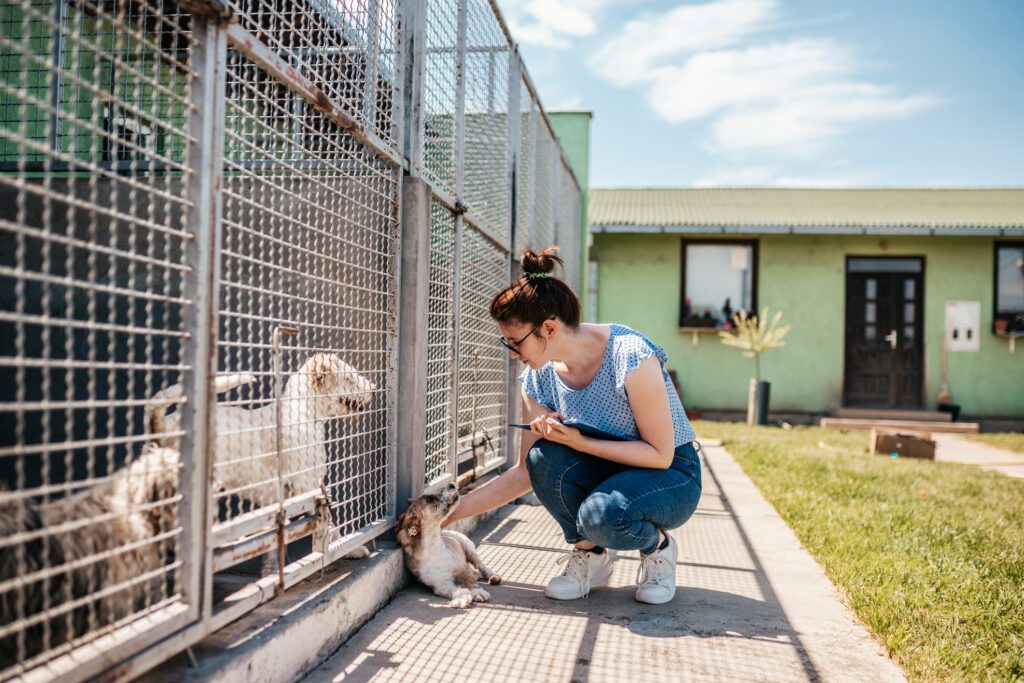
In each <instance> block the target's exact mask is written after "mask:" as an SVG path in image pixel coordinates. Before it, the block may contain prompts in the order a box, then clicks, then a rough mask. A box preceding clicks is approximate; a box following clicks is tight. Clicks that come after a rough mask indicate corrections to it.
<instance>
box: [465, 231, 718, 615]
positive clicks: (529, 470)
mask: <svg viewBox="0 0 1024 683" xmlns="http://www.w3.org/2000/svg"><path fill="white" fill-rule="evenodd" d="M552 252H553V249H546V250H544V251H543V252H541V253H539V254H537V253H534V252H532V251H527V252H526V253H524V254H523V257H522V260H521V265H522V271H523V276H522V277H521V278H519V279H518V280H516V281H515V282H513V283H512V284H511V285H510V286H509V287H507V288H505V289H504V290H502V291H501V292H499V293H498V294H497V295H496V296H495V297H494V299H493V300H492V302H491V307H490V313H491V317H492V318H494V320H495V321H496V322H497V323H498V327H499V328H500V330H501V334H502V337H501V340H500V341H501V343H502V345H504V346H505V348H507V349H508V351H509V353H510V354H511V356H512V357H513V358H518V359H519V360H521V361H522V362H523V363H524V364H525V365H526V366H527V367H526V370H524V371H523V373H522V375H521V376H520V378H519V379H520V382H521V383H522V401H523V413H524V416H525V419H526V420H527V421H529V422H530V427H531V432H530V433H524V434H523V438H522V443H521V445H520V449H519V462H518V465H516V466H515V467H512V468H511V469H509V470H508V471H506V472H505V473H503V474H502V475H501V476H499V477H497V478H496V479H495V480H494V481H492V482H491V483H489V484H487V485H486V486H482V487H480V488H479V489H477V490H475V491H472V492H470V493H469V494H467V495H466V496H465V497H463V499H462V502H461V504H460V505H459V506H458V507H457V508H456V510H455V513H454V517H453V518H452V519H450V520H449V521H448V523H449V524H450V523H451V522H452V521H455V519H459V518H462V517H468V516H470V515H475V514H479V513H481V512H485V511H487V510H490V509H493V508H495V507H498V506H500V505H504V504H505V503H508V502H509V501H512V500H514V499H515V498H517V497H519V496H521V495H523V494H524V493H526V492H527V491H529V490H530V488H531V487H532V488H533V490H534V492H535V493H536V494H537V497H538V498H539V499H540V501H541V503H542V504H543V505H544V507H545V508H546V509H547V511H548V512H549V513H551V515H552V516H553V517H554V518H555V520H556V521H557V522H558V524H559V526H561V528H562V533H563V534H564V536H565V541H566V542H567V543H569V544H571V547H570V549H569V552H568V554H567V555H566V556H565V557H563V558H562V559H561V560H560V561H561V562H564V563H565V569H564V571H563V572H562V573H561V574H560V575H558V576H555V577H554V578H552V579H551V580H550V581H549V582H548V585H547V589H546V591H545V594H546V595H547V596H548V597H549V598H554V599H556V600H573V599H575V598H580V597H583V596H585V595H587V593H589V592H590V589H591V587H593V586H599V585H601V584H603V583H605V582H606V581H607V580H608V578H609V577H610V576H611V571H612V562H613V559H614V558H613V557H612V554H611V553H609V552H608V551H609V550H639V551H640V557H641V565H640V573H639V576H638V580H637V583H638V584H639V585H638V588H637V591H636V599H637V600H639V601H640V602H646V603H650V604H661V603H665V602H668V601H670V600H671V599H672V598H673V597H674V596H675V590H676V573H675V565H676V558H677V556H678V547H677V545H676V542H675V540H674V539H673V538H672V537H671V536H670V535H669V534H668V533H667V532H668V531H669V530H671V529H675V528H677V527H679V526H681V525H682V524H683V523H684V522H685V521H686V520H688V519H689V518H690V516H691V515H692V514H693V512H694V510H695V509H696V507H697V502H698V500H699V498H700V491H701V483H700V460H699V459H698V457H697V452H696V450H695V449H694V433H693V429H692V428H691V427H690V422H689V420H687V418H686V413H684V412H683V406H682V404H681V403H680V402H679V396H678V395H677V394H676V391H675V387H674V386H673V384H672V381H671V379H670V378H669V376H668V373H667V372H666V371H665V368H664V363H665V361H666V360H667V359H668V357H667V356H666V355H665V352H664V351H663V350H662V349H661V348H660V347H659V346H656V345H655V344H653V343H652V342H651V341H650V340H649V339H647V337H645V336H644V335H642V334H640V333H639V332H637V331H635V330H632V329H630V328H628V327H625V326H623V325H594V324H580V302H579V299H577V297H576V295H575V294H574V293H573V291H572V289H570V288H569V286H568V285H566V284H565V283H564V282H562V281H561V280H559V279H558V278H556V277H554V276H553V275H552V271H553V270H554V268H555V265H556V264H561V263H562V261H561V259H560V258H559V257H557V256H555V255H554V254H553V253H552ZM573 420H575V421H578V422H581V423H585V424H587V425H590V426H592V427H595V428H597V429H598V430H600V431H603V432H605V433H607V434H612V435H615V436H617V437H619V438H621V439H623V440H621V441H615V440H607V439H599V438H591V437H588V436H584V435H582V434H581V433H580V431H579V430H578V429H575V428H573V427H570V426H567V425H566V424H563V423H564V422H567V421H569V422H571V421H573Z"/></svg>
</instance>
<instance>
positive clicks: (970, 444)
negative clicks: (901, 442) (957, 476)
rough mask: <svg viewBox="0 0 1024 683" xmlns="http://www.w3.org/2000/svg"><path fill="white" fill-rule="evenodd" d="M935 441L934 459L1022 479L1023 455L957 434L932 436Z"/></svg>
mask: <svg viewBox="0 0 1024 683" xmlns="http://www.w3.org/2000/svg"><path fill="white" fill-rule="evenodd" d="M932 438H933V439H935V459H936V460H937V461H942V462H958V463H961V464H964V465H976V466H978V467H981V468H982V469H986V470H992V471H994V472H1002V473H1003V474H1005V475H1007V476H1010V477H1016V478H1019V479H1024V455H1021V454H1020V453H1014V452H1013V451H1008V450H1006V449H1005V448H998V447H996V446H990V445H988V444H987V443H982V442H981V441H971V440H970V439H965V438H964V437H962V436H959V435H957V434H932Z"/></svg>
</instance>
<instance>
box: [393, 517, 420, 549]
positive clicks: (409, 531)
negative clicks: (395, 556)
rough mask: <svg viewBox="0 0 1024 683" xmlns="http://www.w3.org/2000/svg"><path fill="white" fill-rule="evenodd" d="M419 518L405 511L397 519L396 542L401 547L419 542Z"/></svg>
mask: <svg viewBox="0 0 1024 683" xmlns="http://www.w3.org/2000/svg"><path fill="white" fill-rule="evenodd" d="M419 535H420V518H419V516H417V515H416V513H414V512H411V511H407V512H406V513H405V514H404V515H401V516H400V517H399V518H398V542H399V543H400V544H402V545H413V544H415V543H416V541H418V540H419Z"/></svg>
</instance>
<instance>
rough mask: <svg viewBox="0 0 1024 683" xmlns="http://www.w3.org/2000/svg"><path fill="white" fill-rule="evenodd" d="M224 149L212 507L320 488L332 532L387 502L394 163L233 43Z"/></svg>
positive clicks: (351, 527) (365, 521)
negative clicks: (219, 388)
mask: <svg viewBox="0 0 1024 683" xmlns="http://www.w3.org/2000/svg"><path fill="white" fill-rule="evenodd" d="M224 158H225V159H224V161H225V175H224V180H223V193H224V231H223V234H224V238H223V240H224V242H223V249H222V265H221V276H222V279H221V302H220V327H219V331H218V369H219V371H220V373H221V375H222V377H225V378H229V379H230V380H231V381H229V382H227V383H226V384H225V388H228V385H230V386H232V387H235V385H237V387H236V388H235V389H234V392H235V393H228V394H226V395H225V397H224V398H223V399H222V400H221V401H220V402H219V403H218V406H217V410H216V427H217V440H216V443H215V445H214V449H213V481H212V485H213V488H214V492H215V493H214V498H215V500H216V502H217V504H218V515H219V518H220V519H221V520H222V521H226V520H230V519H232V518H235V517H237V516H239V515H240V514H244V513H245V512H247V511H249V510H251V509H255V508H259V507H263V506H266V505H268V504H270V503H274V502H277V501H278V500H279V499H280V497H281V496H283V497H284V498H292V497H295V496H299V495H303V494H307V493H310V492H315V491H317V490H321V489H323V490H324V492H325V493H326V495H327V497H328V499H329V501H330V505H331V510H332V527H333V529H334V532H335V533H334V534H333V537H334V538H335V540H337V539H339V538H342V539H344V538H346V537H348V536H351V535H352V534H355V533H356V532H358V531H359V530H360V529H362V528H363V527H366V526H367V525H369V524H371V523H373V522H376V521H378V520H380V519H381V518H383V517H384V516H386V515H387V514H388V511H389V510H390V509H391V506H390V498H389V491H390V490H391V487H392V485H393V482H392V477H391V476H390V474H389V471H390V470H389V468H388V460H387V454H388V449H389V446H390V443H389V439H390V434H391V429H390V427H391V421H392V419H393V411H392V410H391V405H390V401H391V398H392V396H391V392H390V387H391V385H392V384H393V382H394V377H395V374H396V368H395V363H396V360H395V358H394V353H393V344H394V340H395V338H396V334H397V327H396V325H397V320H396V318H397V300H396V297H397V293H396V289H397V273H396V268H397V249H398V244H397V239H398V213H397V211H398V199H397V197H398V171H397V170H396V169H395V168H393V167H391V166H390V165H389V164H388V163H386V162H384V161H383V160H381V159H380V158H379V157H378V156H376V155H375V154H374V153H373V152H371V151H370V150H368V149H367V148H365V147H364V146H363V145H362V144H361V143H359V142H358V141H356V140H355V139H354V138H352V137H351V136H350V135H349V134H347V133H346V132H345V131H343V130H342V129H341V128H340V127H338V126H337V125H336V124H335V123H334V122H332V121H331V120H329V119H328V118H326V117H325V116H323V115H322V114H321V113H320V112H318V111H316V110H314V109H311V108H307V107H305V106H304V104H303V103H302V102H301V101H299V100H298V98H297V97H296V96H295V95H294V94H292V93H291V92H290V91H288V90H287V89H285V87H284V86H283V85H282V84H280V83H279V82H276V81H274V80H273V79H271V78H269V77H268V76H267V74H266V73H264V72H263V71H261V70H260V69H259V68H258V67H257V66H256V65H255V64H253V63H252V62H250V61H249V60H248V59H247V58H246V57H245V56H243V55H241V54H240V53H238V52H235V51H230V52H229V55H228V79H227V102H226V129H225V145H224ZM287 328H291V329H293V330H295V334H294V335H293V336H288V337H282V339H283V340H284V341H283V342H282V344H281V347H280V350H279V351H277V352H275V334H279V331H281V330H282V329H287ZM278 353H279V356H278V355H277V354H278ZM277 362H279V363H280V371H275V367H276V366H275V363H277ZM278 425H280V427H278ZM279 451H280V462H279V458H278V452H279ZM279 471H280V481H279Z"/></svg>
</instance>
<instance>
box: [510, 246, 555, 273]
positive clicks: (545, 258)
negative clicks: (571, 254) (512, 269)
mask: <svg viewBox="0 0 1024 683" xmlns="http://www.w3.org/2000/svg"><path fill="white" fill-rule="evenodd" d="M556 251H558V247H554V246H552V247H548V248H547V249H545V250H544V251H542V252H540V253H539V254H538V253H537V252H535V251H534V250H532V249H527V250H526V251H524V252H523V256H522V258H520V259H519V265H520V267H521V268H522V269H523V275H530V274H531V273H551V272H553V271H554V270H555V266H556V265H559V266H562V267H565V263H564V262H563V261H562V257H560V256H558V255H557V254H555V252H556Z"/></svg>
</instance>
